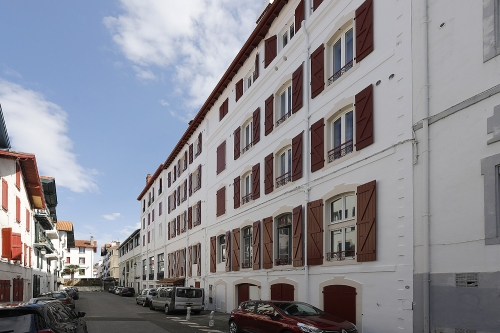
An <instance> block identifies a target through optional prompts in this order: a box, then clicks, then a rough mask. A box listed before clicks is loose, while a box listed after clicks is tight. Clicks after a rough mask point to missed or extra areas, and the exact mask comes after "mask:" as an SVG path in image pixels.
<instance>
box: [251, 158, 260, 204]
mask: <svg viewBox="0 0 500 333" xmlns="http://www.w3.org/2000/svg"><path fill="white" fill-rule="evenodd" d="M258 198H260V163H257V164H255V165H254V166H253V167H252V199H253V200H257V199H258Z"/></svg>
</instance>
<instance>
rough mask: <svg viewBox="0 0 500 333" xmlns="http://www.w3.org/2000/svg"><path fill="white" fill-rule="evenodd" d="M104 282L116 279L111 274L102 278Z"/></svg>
mask: <svg viewBox="0 0 500 333" xmlns="http://www.w3.org/2000/svg"><path fill="white" fill-rule="evenodd" d="M102 280H103V281H104V282H115V281H116V279H115V278H114V277H111V276H106V277H105V278H103V279H102Z"/></svg>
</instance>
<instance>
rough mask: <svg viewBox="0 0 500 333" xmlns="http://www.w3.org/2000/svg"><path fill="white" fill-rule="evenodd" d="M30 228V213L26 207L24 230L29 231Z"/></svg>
mask: <svg viewBox="0 0 500 333" xmlns="http://www.w3.org/2000/svg"><path fill="white" fill-rule="evenodd" d="M30 229H31V213H30V211H29V210H28V209H26V231H30Z"/></svg>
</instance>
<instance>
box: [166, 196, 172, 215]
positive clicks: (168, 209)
mask: <svg viewBox="0 0 500 333" xmlns="http://www.w3.org/2000/svg"><path fill="white" fill-rule="evenodd" d="M171 199H172V197H168V198H167V211H168V214H170V200H171Z"/></svg>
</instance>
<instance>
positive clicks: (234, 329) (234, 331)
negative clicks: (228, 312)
mask: <svg viewBox="0 0 500 333" xmlns="http://www.w3.org/2000/svg"><path fill="white" fill-rule="evenodd" d="M239 331H240V329H239V327H238V324H236V322H235V321H234V320H231V322H230V323H229V333H238V332H239Z"/></svg>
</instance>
